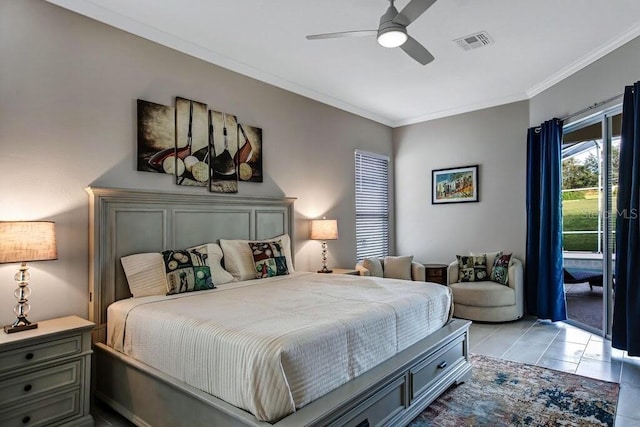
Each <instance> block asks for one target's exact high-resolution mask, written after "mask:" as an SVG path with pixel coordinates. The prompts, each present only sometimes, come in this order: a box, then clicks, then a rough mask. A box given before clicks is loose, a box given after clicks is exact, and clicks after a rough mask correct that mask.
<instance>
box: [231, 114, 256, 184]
mask: <svg viewBox="0 0 640 427" xmlns="http://www.w3.org/2000/svg"><path fill="white" fill-rule="evenodd" d="M238 138H240V141H239V142H238V146H239V147H240V148H239V149H238V155H237V156H236V159H235V160H236V163H237V164H238V173H239V178H240V181H245V182H262V129H260V128H257V127H253V126H249V125H243V124H238Z"/></svg>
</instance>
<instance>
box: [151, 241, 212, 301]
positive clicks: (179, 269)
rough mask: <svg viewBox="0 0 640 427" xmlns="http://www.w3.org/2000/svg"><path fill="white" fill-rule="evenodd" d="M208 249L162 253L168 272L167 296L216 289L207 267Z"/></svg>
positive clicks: (199, 248) (200, 248) (202, 247)
mask: <svg viewBox="0 0 640 427" xmlns="http://www.w3.org/2000/svg"><path fill="white" fill-rule="evenodd" d="M207 257H208V255H207V247H206V245H205V246H200V247H198V248H195V249H184V250H169V251H163V252H162V258H163V259H164V267H165V271H166V272H167V295H173V294H180V293H183V292H193V291H202V290H205V289H215V286H214V285H213V280H211V269H210V268H209V266H208V265H207Z"/></svg>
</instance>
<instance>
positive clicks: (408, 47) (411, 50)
mask: <svg viewBox="0 0 640 427" xmlns="http://www.w3.org/2000/svg"><path fill="white" fill-rule="evenodd" d="M400 49H402V50H404V51H405V53H406V54H407V55H409V56H410V57H412V58H413V59H415V60H416V61H418V62H419V63H421V64H422V65H427V64H428V63H429V62H431V61H433V60H434V59H435V58H434V57H433V55H432V54H431V53H430V52H429V51H428V50H427V49H426V48H425V47H424V46H422V45H421V44H420V43H418V42H417V41H416V39H414V38H413V37H411V36H409V38H408V39H407V41H406V42H404V44H402V46H400Z"/></svg>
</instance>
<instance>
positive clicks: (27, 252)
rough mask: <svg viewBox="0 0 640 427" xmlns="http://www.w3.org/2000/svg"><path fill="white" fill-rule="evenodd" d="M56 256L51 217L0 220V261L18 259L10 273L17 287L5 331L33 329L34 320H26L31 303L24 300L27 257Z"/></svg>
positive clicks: (26, 292) (27, 296)
mask: <svg viewBox="0 0 640 427" xmlns="http://www.w3.org/2000/svg"><path fill="white" fill-rule="evenodd" d="M52 259H58V251H57V248H56V231H55V227H54V223H53V222H51V221H0V263H3V264H4V263H9V262H20V263H21V265H20V269H19V270H18V272H17V273H16V275H15V276H14V280H15V281H16V282H18V288H17V289H16V290H15V292H14V293H13V295H14V296H15V297H16V299H17V300H18V303H17V304H16V306H15V307H14V309H13V312H14V313H15V314H16V316H17V318H16V320H15V322H13V324H11V325H7V326H5V327H4V331H5V332H6V333H8V334H10V333H13V332H19V331H25V330H28V329H35V328H37V327H38V324H37V323H32V322H30V321H29V320H27V315H28V314H29V310H31V306H30V305H29V303H28V302H27V299H28V298H29V295H31V290H30V289H29V278H30V277H31V275H30V274H29V268H28V267H27V261H46V260H52Z"/></svg>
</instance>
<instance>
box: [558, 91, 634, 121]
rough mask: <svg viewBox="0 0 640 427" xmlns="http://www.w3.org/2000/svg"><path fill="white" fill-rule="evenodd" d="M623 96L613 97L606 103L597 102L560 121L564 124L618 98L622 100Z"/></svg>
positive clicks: (605, 101) (606, 100)
mask: <svg viewBox="0 0 640 427" xmlns="http://www.w3.org/2000/svg"><path fill="white" fill-rule="evenodd" d="M622 96H624V94H623V93H621V94H619V95H616V96H612V97H611V98H608V99H605V100H604V101H600V102H596V103H595V104H593V105H590V106H588V107H586V108H583V109H582V110H580V111H577V112H575V113H573V114H569V115H568V116H565V117H563V118H561V119H560V120H562V121H563V122H564V121H565V120H568V119H571V118H573V117H576V116H579V115H580V114H582V113H586V112H587V111H590V110H593V109H594V108H598V107H600V106H601V105H605V104H608V103H610V102H611V101H615V100H616V99H618V98H622Z"/></svg>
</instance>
